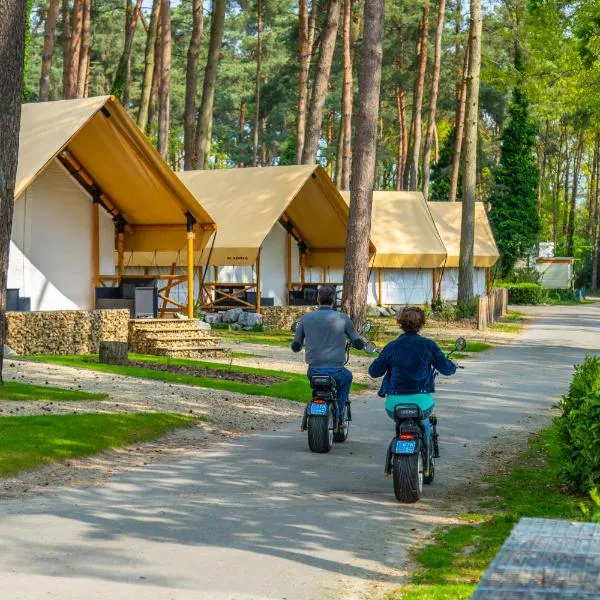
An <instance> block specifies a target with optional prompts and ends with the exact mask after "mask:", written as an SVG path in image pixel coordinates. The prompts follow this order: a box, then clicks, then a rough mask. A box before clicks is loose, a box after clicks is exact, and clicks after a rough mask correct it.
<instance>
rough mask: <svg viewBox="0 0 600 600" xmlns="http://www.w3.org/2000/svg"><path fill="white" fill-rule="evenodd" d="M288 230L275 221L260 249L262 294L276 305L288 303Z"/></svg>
mask: <svg viewBox="0 0 600 600" xmlns="http://www.w3.org/2000/svg"><path fill="white" fill-rule="evenodd" d="M286 278H287V232H286V230H285V229H284V228H283V227H282V226H281V225H280V224H279V223H275V225H274V226H273V229H271V231H270V232H269V235H267V237H266V238H265V241H264V242H263V244H262V247H261V251H260V279H261V281H260V295H261V297H262V298H273V301H274V304H275V306H284V305H286V304H287V280H286Z"/></svg>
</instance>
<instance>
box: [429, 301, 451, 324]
mask: <svg viewBox="0 0 600 600" xmlns="http://www.w3.org/2000/svg"><path fill="white" fill-rule="evenodd" d="M457 315H458V309H457V307H456V305H455V304H452V303H451V302H437V303H436V305H435V306H434V307H433V310H432V312H431V318H432V319H435V320H436V321H456V318H457Z"/></svg>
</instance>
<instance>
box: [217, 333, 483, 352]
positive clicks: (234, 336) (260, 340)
mask: <svg viewBox="0 0 600 600" xmlns="http://www.w3.org/2000/svg"><path fill="white" fill-rule="evenodd" d="M380 329H383V328H380ZM214 333H215V335H216V336H218V337H221V338H224V339H228V340H234V341H237V342H242V343H247V344H267V345H270V346H285V347H286V348H288V347H289V346H290V344H291V343H292V339H293V337H294V334H293V333H292V332H291V331H287V330H285V329H268V330H266V331H239V330H237V331H236V330H227V329H215V330H214ZM426 334H427V332H425V335H426ZM397 335H399V332H398V334H390V333H389V332H386V331H382V332H381V333H380V334H379V335H378V337H377V340H373V341H375V343H376V344H377V346H378V347H379V348H383V346H385V344H387V343H388V342H391V341H392V340H393V339H395V338H396V337H397ZM436 342H437V343H438V344H439V345H440V348H441V349H442V350H444V351H445V352H449V351H450V350H452V348H454V341H451V340H439V339H436ZM491 347H492V346H491V345H490V344H486V343H485V342H477V341H469V340H467V349H466V351H465V352H462V353H457V354H455V356H456V358H464V357H466V356H468V355H469V354H471V353H474V352H483V351H485V350H489V349H490V348H491ZM352 353H353V354H356V355H364V352H362V351H361V350H353V351H352ZM232 354H235V353H232ZM240 354H243V353H240Z"/></svg>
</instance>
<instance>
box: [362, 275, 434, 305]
mask: <svg viewBox="0 0 600 600" xmlns="http://www.w3.org/2000/svg"><path fill="white" fill-rule="evenodd" d="M381 275H382V279H381V288H382V295H383V304H388V305H389V304H392V305H393V304H400V305H406V304H417V305H418V304H427V303H429V302H431V298H432V297H433V275H432V270H431V269H382V273H381ZM372 277H373V278H375V281H376V287H378V285H379V284H378V283H377V277H378V275H377V272H376V270H373V273H372Z"/></svg>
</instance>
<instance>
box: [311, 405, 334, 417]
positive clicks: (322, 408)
mask: <svg viewBox="0 0 600 600" xmlns="http://www.w3.org/2000/svg"><path fill="white" fill-rule="evenodd" d="M328 408H329V407H328V405H327V404H326V403H324V404H315V403H314V402H313V403H312V404H311V405H310V414H311V415H326V414H327V410H328Z"/></svg>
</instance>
